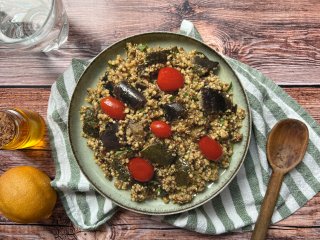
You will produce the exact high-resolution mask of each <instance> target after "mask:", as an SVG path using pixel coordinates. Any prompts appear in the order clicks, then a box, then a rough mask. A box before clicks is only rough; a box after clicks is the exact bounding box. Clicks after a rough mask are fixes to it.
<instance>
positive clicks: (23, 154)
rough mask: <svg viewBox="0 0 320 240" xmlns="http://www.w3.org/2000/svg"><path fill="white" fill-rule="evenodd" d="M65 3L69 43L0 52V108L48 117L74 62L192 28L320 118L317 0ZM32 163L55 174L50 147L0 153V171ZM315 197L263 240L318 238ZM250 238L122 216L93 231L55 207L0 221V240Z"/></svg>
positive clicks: (319, 219)
mask: <svg viewBox="0 0 320 240" xmlns="http://www.w3.org/2000/svg"><path fill="white" fill-rule="evenodd" d="M258 2H259V1H255V0H247V1H245V0H238V1H234V0H220V1H208V0H203V1H187V0H186V1H175V2H174V1H169V0H163V1H154V0H152V1H151V0H149V1H148V0H135V1H130V0H129V1H128V0H117V1H116V0H109V1H103V0H89V1H77V0H67V1H66V2H65V7H66V9H67V13H68V16H69V21H70V34H69V40H68V42H67V43H66V44H65V45H64V46H63V47H62V48H61V50H59V51H58V52H55V53H51V54H49V55H45V54H42V53H29V52H27V53H26V52H13V53H12V52H9V51H7V50H5V49H1V48H0V107H13V106H17V107H21V108H28V109H31V110H35V111H38V112H40V113H41V115H42V116H43V117H46V111H47V102H48V97H49V94H50V86H51V84H52V83H53V82H54V81H55V80H56V79H57V77H58V76H59V74H61V73H62V72H63V71H64V69H66V67H67V66H68V65H69V63H70V60H71V59H72V58H80V59H89V58H91V57H93V56H95V55H96V54H97V53H99V52H100V51H101V50H102V49H104V48H105V47H106V46H108V45H110V44H111V43H114V42H116V41H118V40H119V39H121V38H124V37H127V36H129V35H132V34H138V33H142V32H146V31H155V30H157V31H173V32H176V31H177V30H178V28H179V25H180V23H181V21H182V19H189V20H192V21H193V22H194V24H195V25H196V27H197V28H198V30H199V32H200V33H201V35H202V36H203V39H204V41H205V42H206V43H207V44H209V45H210V46H211V47H212V48H214V49H216V50H217V51H219V52H220V53H223V54H225V55H228V56H230V57H233V58H235V59H237V60H240V61H242V62H244V63H246V64H249V65H251V66H253V67H255V68H257V69H258V70H260V71H261V72H263V73H264V74H265V75H267V76H268V77H270V78H271V79H273V80H274V81H275V82H276V83H277V84H279V85H280V86H281V87H282V88H283V89H284V90H285V91H286V92H287V93H288V94H290V95H291V96H292V97H293V98H294V99H296V100H297V101H298V102H299V103H300V104H301V105H302V106H303V107H305V108H306V109H307V110H308V111H309V112H310V114H311V115H312V116H313V117H314V118H315V119H316V120H317V121H318V122H320V114H319V112H320V111H319V109H320V96H319V95H320V88H319V86H320V77H319V76H320V2H319V1H318V0H309V1H307V0H299V1H295V0H283V1H278V0H266V1H263V2H264V3H258ZM18 165H31V166H35V167H38V168H40V169H42V170H43V171H45V172H46V173H47V174H48V175H49V176H50V177H51V178H54V175H55V170H54V165H53V160H52V157H51V150H50V147H49V146H48V144H45V145H44V146H42V147H39V148H38V149H33V150H22V151H0V166H1V168H0V171H1V172H3V171H5V170H7V169H8V168H10V167H14V166H18ZM319 203H320V194H319V193H318V194H317V196H315V197H314V198H313V199H311V200H310V201H309V202H308V203H307V204H306V205H305V206H304V207H303V208H301V209H300V210H298V211H297V212H296V213H294V214H293V215H292V216H290V217H288V218H287V219H285V220H283V221H281V222H279V223H277V224H274V225H272V226H270V230H269V235H268V239H319V238H320V235H319V234H320V205H319ZM250 236H251V233H230V234H224V235H221V236H206V235H201V234H198V233H194V232H189V231H186V230H183V229H178V228H176V227H173V226H171V225H167V224H164V223H158V222H156V221H154V220H151V219H150V217H148V216H144V215H140V214H136V213H132V212H129V211H127V210H120V211H119V212H118V213H117V214H116V216H115V217H114V218H113V219H112V220H111V221H110V222H109V224H108V225H104V226H103V227H101V228H100V229H99V230H97V231H95V232H87V231H82V230H80V229H78V228H76V227H74V226H73V225H72V223H71V222H70V220H69V219H68V217H67V216H66V214H65V212H64V209H63V207H62V205H61V203H60V202H58V204H57V206H56V208H55V210H54V214H53V216H52V217H51V218H50V219H49V220H47V221H45V222H41V223H37V224H22V225H20V224H16V223H13V222H10V221H8V220H6V219H5V218H4V217H0V239H54V238H57V239H77V238H78V239H95V238H96V239H248V238H249V237H250Z"/></svg>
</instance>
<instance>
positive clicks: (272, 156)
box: [251, 119, 309, 240]
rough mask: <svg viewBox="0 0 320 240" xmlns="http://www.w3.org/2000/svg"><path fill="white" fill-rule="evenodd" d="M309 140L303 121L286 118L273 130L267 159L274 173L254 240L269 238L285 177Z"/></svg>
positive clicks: (256, 226) (269, 137) (305, 148)
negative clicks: (268, 232) (272, 219)
mask: <svg viewBox="0 0 320 240" xmlns="http://www.w3.org/2000/svg"><path fill="white" fill-rule="evenodd" d="M308 140H309V132H308V128H307V126H306V125H305V124H304V123H303V122H301V121H299V120H296V119H285V120H282V121H280V122H278V123H277V124H276V125H275V126H274V127H273V128H272V130H271V132H270V134H269V136H268V140H267V157H268V161H269V164H270V165H271V167H272V170H273V172H272V175H271V178H270V180H269V184H268V188H267V192H266V195H265V197H264V199H263V203H262V206H261V209H260V214H259V217H258V220H257V223H256V225H255V228H254V231H253V233H252V236H251V240H263V239H265V237H266V235H267V231H268V226H269V224H270V220H271V217H272V214H273V211H274V207H275V205H276V202H277V199H278V196H279V192H280V188H281V184H282V181H283V178H284V176H285V174H286V173H288V172H289V171H290V170H292V169H293V168H294V167H295V166H297V165H298V164H299V163H300V162H301V160H302V159H303V156H304V154H305V152H306V150H307V145H308Z"/></svg>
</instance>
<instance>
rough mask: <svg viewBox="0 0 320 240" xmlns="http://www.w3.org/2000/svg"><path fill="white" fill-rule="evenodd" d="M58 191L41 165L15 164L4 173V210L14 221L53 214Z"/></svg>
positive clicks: (0, 190)
mask: <svg viewBox="0 0 320 240" xmlns="http://www.w3.org/2000/svg"><path fill="white" fill-rule="evenodd" d="M56 200H57V194H56V192H55V190H54V189H53V188H52V187H51V185H50V178H49V177H48V176H47V175H46V174H45V173H44V172H42V171H40V170H39V169H37V168H34V167H30V166H19V167H14V168H11V169H9V170H8V171H6V172H5V173H4V174H3V175H2V176H1V177H0V212H1V213H2V214H3V215H4V216H5V217H7V218H8V219H10V220H11V221H14V222H19V223H32V222H37V221H40V220H44V219H47V218H49V217H50V216H51V213H52V210H53V208H54V206H55V204H56Z"/></svg>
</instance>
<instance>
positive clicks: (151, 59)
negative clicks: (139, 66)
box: [146, 50, 170, 66]
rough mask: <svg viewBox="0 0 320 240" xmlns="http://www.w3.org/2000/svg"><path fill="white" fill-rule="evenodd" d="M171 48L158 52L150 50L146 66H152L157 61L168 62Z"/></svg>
mask: <svg viewBox="0 0 320 240" xmlns="http://www.w3.org/2000/svg"><path fill="white" fill-rule="evenodd" d="M169 54H170V50H162V51H157V52H150V53H148V54H147V56H146V66H150V65H153V64H157V63H163V64H164V63H166V62H167V59H168V55H169Z"/></svg>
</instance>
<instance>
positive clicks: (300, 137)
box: [267, 119, 309, 173]
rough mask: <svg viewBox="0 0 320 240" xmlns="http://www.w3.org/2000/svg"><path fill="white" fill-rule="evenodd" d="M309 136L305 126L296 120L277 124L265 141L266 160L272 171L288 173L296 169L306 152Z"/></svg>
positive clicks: (287, 120) (286, 120)
mask: <svg viewBox="0 0 320 240" xmlns="http://www.w3.org/2000/svg"><path fill="white" fill-rule="evenodd" d="M308 140H309V134H308V128H307V126H306V125H305V124H304V123H303V122H301V121H299V120H296V119H285V120H282V121H280V122H278V123H277V124H276V125H275V126H274V127H273V128H272V130H271V132H270V134H269V137H268V140H267V158H268V161H269V164H270V165H271V167H272V169H273V170H274V171H275V169H277V170H281V171H283V172H284V173H287V172H289V171H290V170H292V169H293V168H294V167H296V166H297V165H298V164H299V163H300V162H301V160H302V159H303V156H304V154H305V152H306V149H307V146H308Z"/></svg>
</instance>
